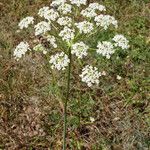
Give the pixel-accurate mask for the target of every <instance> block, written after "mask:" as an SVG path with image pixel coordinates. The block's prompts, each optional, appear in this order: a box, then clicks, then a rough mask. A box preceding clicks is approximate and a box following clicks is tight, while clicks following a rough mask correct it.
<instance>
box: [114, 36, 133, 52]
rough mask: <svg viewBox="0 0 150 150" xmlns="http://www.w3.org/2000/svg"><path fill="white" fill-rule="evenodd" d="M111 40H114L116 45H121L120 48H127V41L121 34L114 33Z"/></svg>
mask: <svg viewBox="0 0 150 150" xmlns="http://www.w3.org/2000/svg"><path fill="white" fill-rule="evenodd" d="M113 41H114V42H115V44H114V45H115V46H116V47H121V48H122V49H128V48H129V47H130V46H129V41H128V40H127V39H126V38H125V37H124V36H123V35H121V34H118V35H116V36H115V37H114V38H113Z"/></svg>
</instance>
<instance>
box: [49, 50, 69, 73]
mask: <svg viewBox="0 0 150 150" xmlns="http://www.w3.org/2000/svg"><path fill="white" fill-rule="evenodd" d="M49 62H50V64H51V68H52V69H54V68H55V69H57V70H64V69H65V68H66V67H67V66H68V64H69V62H70V60H69V58H68V56H67V55H66V54H65V53H64V52H61V53H57V54H55V55H52V56H51V58H50V61H49Z"/></svg>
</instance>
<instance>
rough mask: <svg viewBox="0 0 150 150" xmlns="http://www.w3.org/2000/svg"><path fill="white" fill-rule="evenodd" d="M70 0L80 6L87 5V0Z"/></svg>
mask: <svg viewBox="0 0 150 150" xmlns="http://www.w3.org/2000/svg"><path fill="white" fill-rule="evenodd" d="M70 2H71V4H75V5H77V6H78V7H80V6H81V5H82V4H83V5H86V2H87V0H70Z"/></svg>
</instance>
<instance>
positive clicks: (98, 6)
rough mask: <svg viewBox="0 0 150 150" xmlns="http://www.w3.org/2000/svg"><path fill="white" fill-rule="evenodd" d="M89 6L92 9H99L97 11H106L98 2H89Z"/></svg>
mask: <svg viewBox="0 0 150 150" xmlns="http://www.w3.org/2000/svg"><path fill="white" fill-rule="evenodd" d="M89 8H90V9H94V10H99V11H106V7H105V6H103V5H100V4H99V3H90V4H89Z"/></svg>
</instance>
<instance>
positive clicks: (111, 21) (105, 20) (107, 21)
mask: <svg viewBox="0 0 150 150" xmlns="http://www.w3.org/2000/svg"><path fill="white" fill-rule="evenodd" d="M94 21H95V22H96V25H97V26H101V27H103V28H104V29H105V30H106V29H108V27H109V26H110V25H114V26H115V28H117V27H118V22H117V20H116V19H115V18H114V17H113V16H110V15H102V14H101V15H98V16H96V17H95V19H94Z"/></svg>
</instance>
